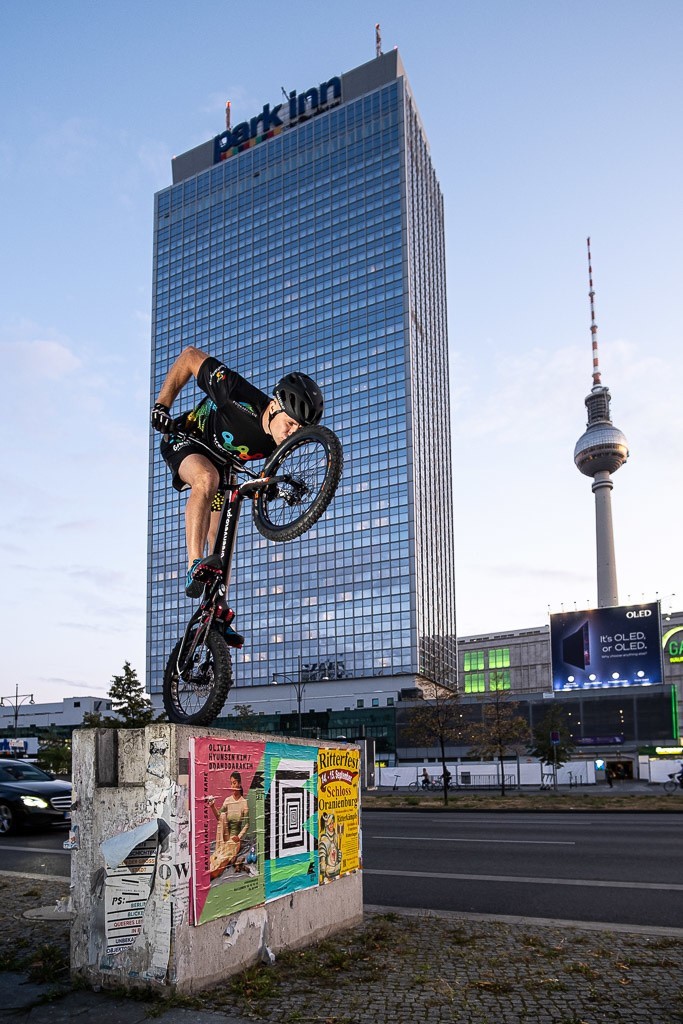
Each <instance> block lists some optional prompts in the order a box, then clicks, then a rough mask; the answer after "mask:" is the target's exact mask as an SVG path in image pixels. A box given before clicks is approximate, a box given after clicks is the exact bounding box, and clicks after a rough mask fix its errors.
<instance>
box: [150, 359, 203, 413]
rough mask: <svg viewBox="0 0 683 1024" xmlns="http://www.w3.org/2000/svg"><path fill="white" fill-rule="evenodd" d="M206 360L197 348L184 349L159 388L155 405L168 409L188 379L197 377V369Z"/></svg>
mask: <svg viewBox="0 0 683 1024" xmlns="http://www.w3.org/2000/svg"><path fill="white" fill-rule="evenodd" d="M208 358H209V357H208V355H207V353H206V352H201V351H200V350H199V349H198V348H194V346H192V345H189V346H188V347H187V348H184V349H183V351H182V352H181V353H180V355H179V356H178V358H177V359H176V361H175V363H174V364H173V366H172V367H171V369H170V370H169V371H168V373H167V374H166V380H165V381H164V383H163V384H162V386H161V391H160V392H159V397H158V398H157V403H158V404H159V405H165V406H166V407H167V408H168V409H170V408H171V406H172V405H173V402H174V401H175V399H176V398H177V397H178V395H179V394H180V392H181V391H182V389H183V388H184V387H185V385H186V384H187V382H188V380H189V379H190V377H196V376H197V374H198V373H199V367H200V366H201V365H202V363H203V362H204V360H205V359H208Z"/></svg>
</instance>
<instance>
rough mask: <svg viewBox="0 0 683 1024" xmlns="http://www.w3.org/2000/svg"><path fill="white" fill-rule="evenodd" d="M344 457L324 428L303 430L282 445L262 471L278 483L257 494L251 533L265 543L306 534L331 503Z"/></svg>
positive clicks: (334, 435) (330, 433)
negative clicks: (276, 478)
mask: <svg viewBox="0 0 683 1024" xmlns="http://www.w3.org/2000/svg"><path fill="white" fill-rule="evenodd" d="M343 462H344V455H343V452H342V446H341V442H340V440H339V438H338V437H337V435H336V434H334V433H333V432H332V431H331V430H328V428H327V427H306V428H305V429H303V430H297V432H296V433H295V434H292V436H291V437H289V438H287V440H286V441H283V442H282V444H281V445H280V446H279V447H278V448H277V449H276V451H275V452H274V453H273V454H272V456H271V457H270V459H269V461H268V462H267V463H266V466H265V468H264V471H263V472H264V475H265V476H277V477H278V478H279V482H278V483H274V484H272V485H271V486H270V487H268V488H266V490H264V491H260V492H259V494H258V495H257V497H256V500H255V502H254V507H253V513H254V523H255V525H256V529H257V530H258V532H259V533H260V534H261V535H262V536H263V537H267V539H268V540H278V541H284V540H293V539H294V538H295V537H300V536H301V534H302V533H305V532H306V530H310V528H311V527H312V526H313V524H314V523H317V521H318V519H320V517H321V515H322V514H323V512H324V511H325V509H326V508H327V506H328V505H329V504H330V502H331V501H332V498H333V497H334V492H335V491H336V490H337V485H338V484H339V481H340V479H341V474H342V466H343Z"/></svg>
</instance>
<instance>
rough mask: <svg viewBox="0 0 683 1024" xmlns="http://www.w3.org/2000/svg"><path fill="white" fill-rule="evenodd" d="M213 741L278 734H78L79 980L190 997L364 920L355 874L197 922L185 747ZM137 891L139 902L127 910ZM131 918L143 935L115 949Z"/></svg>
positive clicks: (74, 938) (153, 728)
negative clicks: (281, 952) (194, 740)
mask: <svg viewBox="0 0 683 1024" xmlns="http://www.w3.org/2000/svg"><path fill="white" fill-rule="evenodd" d="M208 736H211V737H220V739H221V740H225V741H226V742H230V741H234V742H235V743H237V742H242V741H254V742H266V741H269V740H271V739H272V737H265V736H261V735H258V734H245V733H238V734H237V733H228V732H226V731H221V730H216V729H200V728H192V727H187V726H173V725H168V724H153V725H150V726H148V727H147V728H145V729H130V730H124V729H121V730H107V729H92V730H79V731H78V732H76V733H75V734H74V737H73V743H74V748H73V749H74V769H73V786H74V804H75V807H74V812H73V823H72V831H71V835H70V844H71V847H72V870H71V879H72V909H73V911H74V912H75V919H74V923H73V927H72V933H71V969H72V974H73V975H79V976H81V977H84V978H85V979H87V980H88V981H89V982H90V983H91V984H98V985H104V986H114V985H117V986H120V985H123V986H126V987H134V986H140V985H144V986H150V985H154V986H155V987H159V988H161V989H162V990H163V989H164V988H166V989H168V990H169V991H173V990H177V991H181V992H192V991H196V990H199V989H202V988H206V987H209V986H211V985H213V984H217V983H218V982H220V981H222V980H224V979H225V978H226V977H227V976H229V975H231V974H234V973H236V972H238V971H240V970H242V969H244V968H245V967H247V966H250V965H252V964H254V963H256V962H258V961H259V959H260V958H262V957H268V956H270V953H271V952H272V953H273V954H277V952H278V951H279V950H282V949H287V948H296V947H301V946H305V945H308V944H310V943H312V942H315V941H317V940H319V939H322V938H324V937H326V936H328V935H331V934H333V933H335V932H338V931H341V930H342V929H345V928H348V927H351V926H353V925H356V924H358V923H359V922H360V921H361V920H362V912H363V893H362V874H361V872H360V871H355V872H353V873H350V874H342V875H341V876H340V877H338V878H336V879H335V880H334V881H333V882H332V883H330V884H326V885H314V886H313V887H312V888H307V889H302V890H300V891H296V892H292V893H291V894H289V895H287V898H286V899H283V898H280V899H273V900H271V901H270V902H266V903H263V904H262V905H259V906H254V907H251V908H250V909H247V910H242V911H240V912H239V913H235V914H232V915H229V916H227V917H220V918H219V919H217V920H210V921H207V922H206V923H203V924H201V925H198V926H197V925H193V924H192V923H191V916H192V914H191V906H190V901H191V886H190V874H191V870H192V868H191V849H192V836H191V832H190V820H191V815H190V803H189V799H188V785H189V744H190V739H191V738H194V737H208ZM297 743H298V741H296V740H294V741H289V745H290V746H296V745H297ZM301 745H302V746H306V745H307V744H306V743H305V742H304V741H301ZM315 746H316V747H331V748H340V746H343V745H341V744H339V743H325V742H324V741H322V742H320V741H317V742H316V744H315ZM346 746H347V747H350V745H346ZM351 749H354V750H355V749H356V748H351ZM103 843H104V844H105V845H104V848H103V847H102V844H103ZM131 850H134V853H133V855H132V858H133V859H131ZM136 857H137V860H135V858H136ZM127 858H128V859H127ZM131 864H134V866H133V867H131ZM117 885H120V886H121V887H122V888H121V889H120V892H121V897H120V903H121V905H123V906H124V909H123V910H122V911H121V912H120V914H119V918H120V921H119V920H118V919H117V918H116V914H117V910H116V906H117V902H119V897H117V895H116V893H117V892H118V891H119V890H117V888H116V886H117ZM136 887H137V888H136ZM131 889H132V890H133V897H132V898H133V902H132V903H131V902H129V903H128V904H125V900H129V901H130V898H131ZM136 892H137V896H136ZM112 893H113V894H114V895H113V896H112ZM112 906H113V909H112ZM127 918H133V919H134V923H135V924H136V926H137V927H136V928H135V929H133V931H134V932H137V934H136V937H135V938H134V939H132V938H131V939H128V940H127V941H129V942H130V945H127V946H122V947H121V948H115V941H116V940H115V939H114V940H113V939H112V935H116V934H119V933H116V932H113V931H112V929H113V928H115V927H116V926H117V925H118V924H119V923H120V924H121V925H124V926H125V925H126V924H129V923H130V921H128V920H126V919H127ZM112 922H114V923H112Z"/></svg>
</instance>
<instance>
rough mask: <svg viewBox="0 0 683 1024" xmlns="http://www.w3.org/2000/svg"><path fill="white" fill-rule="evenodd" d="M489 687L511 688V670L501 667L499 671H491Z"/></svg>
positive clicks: (497, 688)
mask: <svg viewBox="0 0 683 1024" xmlns="http://www.w3.org/2000/svg"><path fill="white" fill-rule="evenodd" d="M489 688H490V689H491V690H509V689H510V670H509V669H502V670H500V669H499V670H498V671H497V672H491V674H490V676H489Z"/></svg>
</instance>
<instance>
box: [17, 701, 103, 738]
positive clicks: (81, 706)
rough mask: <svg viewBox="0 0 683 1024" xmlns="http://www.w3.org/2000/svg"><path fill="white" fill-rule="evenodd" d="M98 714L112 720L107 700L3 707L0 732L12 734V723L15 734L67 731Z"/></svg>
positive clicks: (53, 702)
mask: <svg viewBox="0 0 683 1024" xmlns="http://www.w3.org/2000/svg"><path fill="white" fill-rule="evenodd" d="M85 714H91V715H96V714H100V715H102V717H109V718H115V717H116V715H115V713H114V712H113V711H112V708H111V700H110V699H109V698H108V697H65V698H64V699H63V700H56V701H52V702H48V703H45V704H39V703H35V704H22V705H21V706H20V707H18V708H15V707H14V705H9V704H4V705H3V706H2V707H0V732H12V731H13V730H14V726H15V721H16V726H17V729H19V730H24V731H26V730H27V729H28V730H34V729H41V730H42V729H60V728H63V727H64V728H67V729H71V728H73V727H74V726H76V725H80V724H81V722H82V721H83V715H85Z"/></svg>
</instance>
